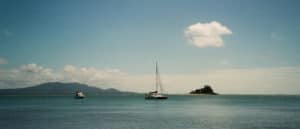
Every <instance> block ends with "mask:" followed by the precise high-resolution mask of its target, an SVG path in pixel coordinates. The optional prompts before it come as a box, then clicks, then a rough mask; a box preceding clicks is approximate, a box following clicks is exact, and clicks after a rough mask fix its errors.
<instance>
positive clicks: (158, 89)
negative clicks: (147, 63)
mask: <svg viewBox="0 0 300 129" xmlns="http://www.w3.org/2000/svg"><path fill="white" fill-rule="evenodd" d="M145 99H168V97H167V96H165V95H164V94H163V88H162V83H161V80H160V76H159V72H158V65H157V62H156V65H155V91H151V92H149V93H147V94H146V95H145Z"/></svg>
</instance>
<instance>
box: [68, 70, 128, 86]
mask: <svg viewBox="0 0 300 129" xmlns="http://www.w3.org/2000/svg"><path fill="white" fill-rule="evenodd" d="M62 75H63V76H64V80H65V81H71V82H80V83H85V84H89V85H95V86H102V88H103V87H106V88H107V87H109V86H118V85H120V79H121V78H122V77H123V76H126V73H123V72H121V71H120V70H118V69H96V68H93V67H76V66H73V65H66V66H65V67H64V70H63V73H62Z"/></svg>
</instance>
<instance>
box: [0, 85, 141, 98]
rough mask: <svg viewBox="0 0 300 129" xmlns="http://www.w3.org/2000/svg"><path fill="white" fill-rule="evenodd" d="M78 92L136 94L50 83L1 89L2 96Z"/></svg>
mask: <svg viewBox="0 0 300 129" xmlns="http://www.w3.org/2000/svg"><path fill="white" fill-rule="evenodd" d="M78 90H80V91H82V92H83V93H84V94H86V95H130V94H136V93H134V92H122V91H119V90H117V89H113V88H110V89H101V88H96V87H93V86H88V85H86V84H80V83H62V82H48V83H43V84H39V85H36V86H31V87H26V88H17V89H0V95H74V94H75V92H76V91H78Z"/></svg>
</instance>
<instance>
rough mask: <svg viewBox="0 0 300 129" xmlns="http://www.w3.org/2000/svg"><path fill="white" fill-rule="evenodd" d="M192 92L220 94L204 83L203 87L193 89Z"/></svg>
mask: <svg viewBox="0 0 300 129" xmlns="http://www.w3.org/2000/svg"><path fill="white" fill-rule="evenodd" d="M190 94H204V95H218V94H217V93H215V92H214V90H213V89H212V88H211V86H210V85H204V87H203V88H200V89H196V90H193V91H191V92H190Z"/></svg>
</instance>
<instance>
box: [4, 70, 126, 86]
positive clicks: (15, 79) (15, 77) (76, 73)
mask: <svg viewBox="0 0 300 129" xmlns="http://www.w3.org/2000/svg"><path fill="white" fill-rule="evenodd" d="M123 76H126V73H123V72H121V71H120V70H118V69H97V68H93V67H76V66H73V65H66V66H65V67H64V68H63V70H53V69H51V68H45V67H43V66H40V65H37V64H26V65H22V66H20V67H18V68H15V69H11V70H0V88H19V87H26V86H32V85H36V84H40V83H44V82H54V81H60V82H79V83H84V84H88V85H93V86H99V87H101V88H108V87H112V86H119V85H120V83H121V81H120V80H121V78H122V77H123Z"/></svg>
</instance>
